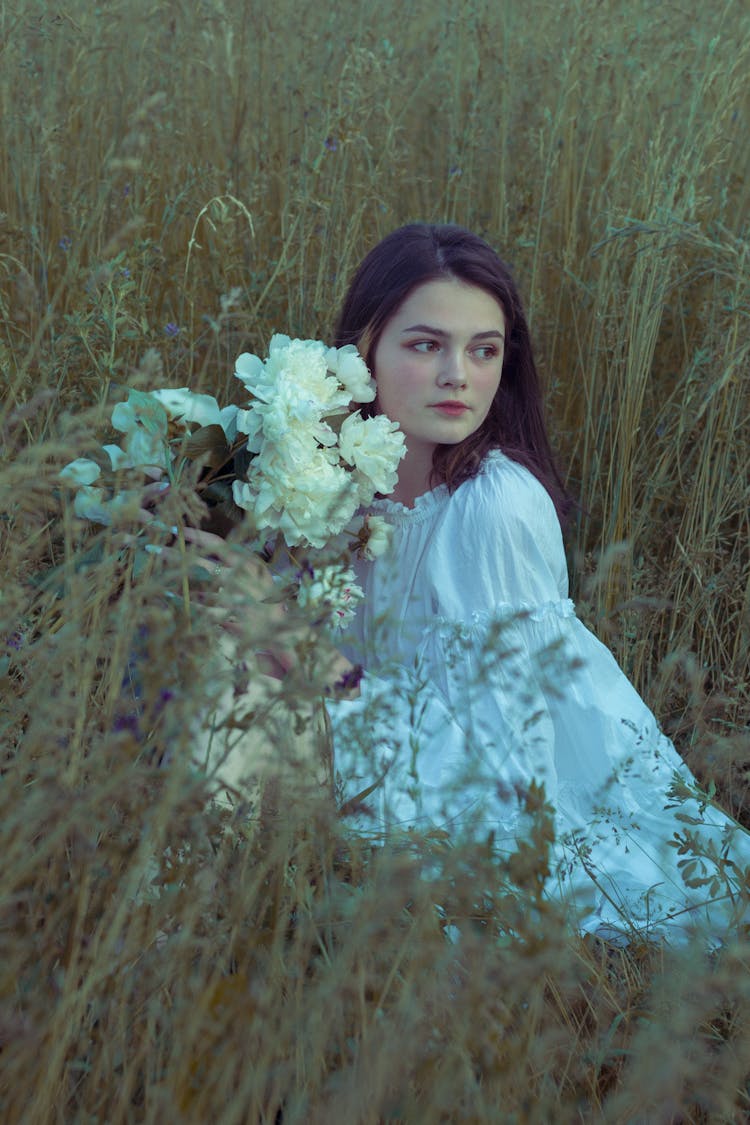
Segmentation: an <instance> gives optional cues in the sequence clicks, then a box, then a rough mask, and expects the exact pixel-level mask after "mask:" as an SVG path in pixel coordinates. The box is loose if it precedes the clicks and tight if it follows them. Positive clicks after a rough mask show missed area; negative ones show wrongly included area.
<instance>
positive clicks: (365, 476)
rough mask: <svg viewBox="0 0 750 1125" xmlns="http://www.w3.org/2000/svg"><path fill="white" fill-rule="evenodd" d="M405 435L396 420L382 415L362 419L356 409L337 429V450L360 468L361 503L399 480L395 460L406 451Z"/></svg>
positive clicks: (391, 488) (399, 458) (386, 492)
mask: <svg viewBox="0 0 750 1125" xmlns="http://www.w3.org/2000/svg"><path fill="white" fill-rule="evenodd" d="M404 441H405V439H404V435H403V433H402V432H401V431H400V430H399V428H398V423H397V422H392V421H391V420H390V418H387V417H386V416H385V414H377V415H376V416H375V417H374V418H363V417H362V416H361V414H360V413H359V411H356V413H354V414H350V415H349V417H348V418H346V419H345V420H344V422H343V424H342V426H341V430H340V432H339V449H340V450H341V456H342V457H343V459H344V461H346V462H347V463H348V464H349V465H352V466H354V468H356V469H357V470H358V471H359V474H361V476H360V477H359V480H358V484H359V487H360V497H361V502H362V503H363V504H369V503H370V502H371V501H372V498H373V496H374V495H375V493H376V492H380V493H382V494H383V495H385V496H387V495H388V494H389V493H390V492H393V490H394V488H395V487H396V482H397V481H398V463H399V461H400V460H401V458H402V457H403V456H404V455H405V453H406V446H405V444H404Z"/></svg>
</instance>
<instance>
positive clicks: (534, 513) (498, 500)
mask: <svg viewBox="0 0 750 1125" xmlns="http://www.w3.org/2000/svg"><path fill="white" fill-rule="evenodd" d="M470 483H471V487H467V488H465V489H464V490H463V498H462V503H461V504H453V505H449V506H448V507H447V508H446V513H445V515H446V520H445V523H444V524H443V526H442V527H440V529H439V530H437V534H436V535H435V538H434V541H433V544H432V550H431V551H430V558H429V571H430V573H429V576H428V581H429V582H430V585H431V587H432V589H433V595H434V596H433V603H434V604H436V605H437V606H439V612H440V614H441V615H443V616H445V617H446V618H448V619H450V620H453V621H460V620H467V619H472V618H473V617H475V616H476V615H478V614H479V615H482V614H485V613H493V612H494V611H497V610H503V611H508V610H526V611H532V612H533V611H535V610H537V609H541V608H542V607H550V606H552V605H553V604H555V603H559V602H561V601H567V598H568V570H567V564H566V561H565V551H564V547H563V541H562V533H561V530H560V524H559V521H558V519H557V514H556V512H555V506H554V504H553V502H552V499H551V497H550V495H549V493H548V492H547V490H546V489H545V488H544V486H543V485H542V484H540V483H539V481H538V480H537V479H536V478H535V477H534V476H533V475H532V473H531V472H529V470H528V469H526V468H524V467H523V466H522V465H518V464H517V463H516V462H514V461H511V460H510V459H509V458H507V457H505V456H502V455H496V456H495V457H493V458H491V459H490V460H489V461H488V463H487V464H486V466H485V468H484V470H483V472H482V473H481V474H480V475H479V476H478V477H477V478H476V479H475V480H473V481H471V482H470ZM459 496H461V490H460V491H459V492H458V493H456V499H458V498H459Z"/></svg>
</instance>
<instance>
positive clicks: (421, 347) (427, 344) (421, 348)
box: [410, 340, 440, 353]
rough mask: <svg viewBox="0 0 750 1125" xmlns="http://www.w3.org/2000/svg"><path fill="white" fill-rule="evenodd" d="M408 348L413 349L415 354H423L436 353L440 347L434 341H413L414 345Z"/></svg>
mask: <svg viewBox="0 0 750 1125" xmlns="http://www.w3.org/2000/svg"><path fill="white" fill-rule="evenodd" d="M410 347H411V348H413V349H414V351H415V352H423V353H424V352H433V351H437V349H438V348H439V347H440V345H439V344H438V343H436V341H435V340H415V341H414V343H413V344H411V345H410Z"/></svg>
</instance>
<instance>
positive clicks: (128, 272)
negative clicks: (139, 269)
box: [120, 267, 130, 277]
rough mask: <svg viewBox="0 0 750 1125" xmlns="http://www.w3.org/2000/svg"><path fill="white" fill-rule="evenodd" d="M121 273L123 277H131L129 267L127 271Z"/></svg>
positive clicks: (123, 270)
mask: <svg viewBox="0 0 750 1125" xmlns="http://www.w3.org/2000/svg"><path fill="white" fill-rule="evenodd" d="M120 273H121V274H122V276H123V277H130V270H129V269H127V267H126V268H125V269H122V270H120Z"/></svg>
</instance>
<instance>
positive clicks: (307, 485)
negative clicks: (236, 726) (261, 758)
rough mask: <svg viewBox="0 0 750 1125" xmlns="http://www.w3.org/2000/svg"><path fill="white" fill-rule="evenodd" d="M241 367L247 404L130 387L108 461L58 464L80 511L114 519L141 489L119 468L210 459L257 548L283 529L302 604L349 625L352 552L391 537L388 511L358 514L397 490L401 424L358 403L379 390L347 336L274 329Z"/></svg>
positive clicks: (218, 487)
mask: <svg viewBox="0 0 750 1125" xmlns="http://www.w3.org/2000/svg"><path fill="white" fill-rule="evenodd" d="M235 375H236V376H237V378H238V379H240V380H241V382H242V383H243V385H244V387H245V389H246V391H248V392H249V395H250V397H249V401H248V402H247V405H246V406H245V407H237V406H225V407H223V408H222V407H220V406H219V404H218V403H217V401H216V399H214V398H212V397H211V396H210V395H203V394H195V393H193V392H192V391H190V390H188V388H186V387H182V388H179V389H161V390H154V391H150V392H143V391H136V390H131V391H130V392H129V395H128V399H127V401H126V402H124V403H119V404H118V405H117V406H115V408H114V410H113V412H112V425H113V427H114V428H115V429H116V430H119V431H120V432H121V433H122V434H123V438H122V441H121V444H120V445H104V446H102V450H103V454H104V455H105V456H103V457H102V458H101V462H102V463H101V464H100V462H99V461H94V460H91V459H88V458H78V459H77V460H75V461H72V462H71V463H70V464H69V465H66V466H65V468H64V469H63V470H62V471H61V473H60V477H61V479H62V480H63V481H65V483H66V484H68V485H69V486H71V487H73V488H74V489H75V490H76V496H75V499H74V511H75V513H76V514H77V515H78V516H81V517H82V518H86V519H90V520H93V521H95V522H98V523H103V524H111V523H116V522H118V521H119V520H120V519H121V518H125V517H126V516H127V515H128V514H132V511H133V507H134V506H135V507H138V498H139V495H140V491H139V490H138V489H137V488H122V487H121V486H120V482H121V480H122V477H121V475H120V474H121V472H122V470H141V471H143V472H145V473H148V475H149V476H150V477H151V479H152V480H153V479H154V478H156V479H159V478H163V477H166V478H167V480H168V481H171V482H175V481H177V480H178V479H179V477H180V473H181V468H182V466H183V465H184V464H185V462H186V460H190V459H196V458H198V459H200V460H201V463H202V464H204V465H205V466H206V467H207V472H206V473H205V474H204V476H203V478H202V480H201V484H200V485H199V487H200V488H201V491H202V492H203V495H204V496H205V497H206V498H207V499H209V500H211V499H213V500H214V501H217V500H222V499H223V500H224V501H225V502H226V501H228V500H229V499H230V497H231V501H232V504H231V505H230V506H231V507H232V508H233V510H234V512H235V513H236V515H237V517H238V518H239V517H241V516H242V515H243V512H246V513H248V515H249V516H250V519H251V522H252V524H253V526H254V528H255V531H256V533H257V537H256V541H255V545H256V547H257V548H258V549H259V550H260V549H261V548H263V547H264V546H265V545H266V544H267V542H268V541H269V539H271V538H273V537H274V535H276V536H279V537H280V538H281V539H282V540H283V542H284V543H285V544H286V547H287V550H288V553H289V555H290V558H291V559H292V561H294V562H296V563H297V564H298V569H297V575H296V578H295V581H294V583H293V591H292V592H293V593H294V594H295V596H296V597H297V600H298V602H299V604H301V605H309V606H318V607H319V608H320V609H321V611H322V610H323V609H324V608H325V609H326V610H327V611H328V615H329V620H330V624H332V625H333V626H334V627H336V626H341V625H343V624H344V623H345V622H346V621H347V620H348V619H349V618H350V617H351V614H352V612H353V609H354V606H355V605H356V602H357V600H358V598H359V597H361V596H362V592H361V590H360V589H359V587H358V586H356V584H355V581H354V574H353V572H352V571H351V570H350V569H349V560H350V554H351V552H352V551H356V552H358V553H359V554H361V555H363V556H365V557H374V556H375V555H377V554H380V553H381V552H382V551H383V550H384V549H385V547H386V546H387V527H386V525H385V523H384V521H382V520H379V519H377V517H372V516H367V515H364V516H361V517H359V519H358V520H356V521H355V515H356V513H357V510H358V509H359V508H362V507H366V506H367V505H369V504H370V503H371V501H372V499H373V497H374V496H375V494H376V493H389V492H391V491H392V490H393V488H394V486H395V484H396V479H397V469H398V463H399V461H400V460H401V458H402V457H403V456H404V453H405V452H406V449H405V445H404V435H403V433H401V431H400V430H399V429H398V426H397V424H396V423H395V422H391V421H390V420H389V419H388V418H386V417H385V416H384V415H382V414H380V415H376V416H375V417H372V418H363V417H362V415H361V413H360V410H359V409H357V404H361V403H366V402H372V400H373V399H374V398H375V384H374V381H373V380H372V378H371V376H370V373H369V371H368V370H367V367H366V366H365V363H364V361H363V359H362V358H361V356H360V355H359V354H358V352H357V350H356V348H354V347H353V346H351V345H348V346H346V347H343V348H329V347H327V346H326V345H325V344H324V343H322V342H321V341H318V340H292V339H290V338H289V337H288V336H282V335H275V336H274V337H273V338H272V340H271V344H270V348H269V354H268V357H267V359H266V360H261V359H260V358H259V357H258V356H255V355H250V354H249V353H243V354H242V355H240V356H239V358H238V360H237V363H236V371H235ZM103 466H104V467H103ZM240 466H242V468H241V470H240ZM107 476H109V478H110V480H109V487H106V486H107V483H108V482H107ZM226 507H227V505H226V503H225V504H224V509H225V510H226ZM294 548H301V549H302V551H304V552H305V555H304V559H302V560H300V559H298V558H297V557H296V556H295V555H293V554H292V551H291V549H294ZM310 549H313V551H314V552H315V554H317V555H319V557H320V559H321V561H322V565H320V566H318V567H316V566H315V565H314V561H313V560H314V556H312V557H311V555H310ZM332 557H333V558H334V559H335V561H334V562H331V558H332ZM323 616H325V614H324V615H323Z"/></svg>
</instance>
